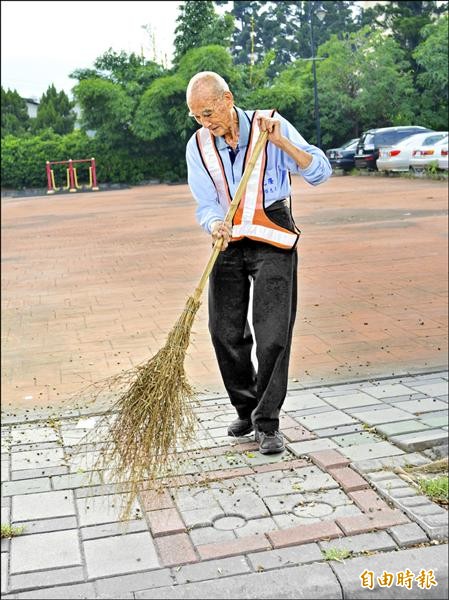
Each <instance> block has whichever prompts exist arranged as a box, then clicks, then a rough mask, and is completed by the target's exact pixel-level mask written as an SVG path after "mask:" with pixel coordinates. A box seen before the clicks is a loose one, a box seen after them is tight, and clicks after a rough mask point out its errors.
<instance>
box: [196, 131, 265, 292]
mask: <svg viewBox="0 0 449 600" xmlns="http://www.w3.org/2000/svg"><path fill="white" fill-rule="evenodd" d="M267 137H268V133H267V132H266V131H263V132H261V133H260V134H259V137H258V139H257V142H256V145H255V146H254V150H253V153H252V154H251V158H250V160H249V163H248V164H247V165H246V169H245V171H244V173H243V175H242V178H241V180H240V183H239V185H238V187H237V191H236V192H235V195H234V198H233V200H232V202H231V204H230V205H229V209H228V212H227V213H226V217H225V218H224V222H225V223H227V224H228V225H232V219H233V218H234V215H235V213H236V211H237V208H238V205H239V204H240V200H241V199H242V196H243V192H244V191H245V189H246V185H247V183H248V179H249V178H250V176H251V173H252V172H253V169H254V167H255V165H256V162H257V159H258V158H259V155H260V153H261V152H262V149H263V147H264V146H265V142H266V140H267ZM222 245H223V238H220V239H218V240H217V241H216V242H215V244H214V247H213V250H212V254H211V257H210V258H209V261H208V263H207V265H206V267H205V269H204V271H203V274H202V276H201V279H200V282H199V283H198V286H197V287H196V289H195V293H194V295H193V297H194V299H195V300H196V301H197V302H199V300H200V298H201V295H202V293H203V290H204V287H205V285H206V282H207V280H208V278H209V275H210V274H211V271H212V269H213V266H214V264H215V261H216V260H217V258H218V255H219V254H220V251H221V247H222Z"/></svg>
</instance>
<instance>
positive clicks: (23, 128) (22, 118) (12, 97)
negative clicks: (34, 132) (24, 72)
mask: <svg viewBox="0 0 449 600" xmlns="http://www.w3.org/2000/svg"><path fill="white" fill-rule="evenodd" d="M1 94H2V135H1V137H2V138H3V137H5V136H7V135H14V136H23V135H25V134H26V133H27V132H28V131H29V129H30V117H29V116H28V110H27V104H26V102H25V100H24V99H23V98H21V97H20V95H19V94H18V92H17V91H16V90H9V89H8V90H7V91H5V90H4V89H3V87H2V90H1Z"/></svg>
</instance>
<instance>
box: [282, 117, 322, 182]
mask: <svg viewBox="0 0 449 600" xmlns="http://www.w3.org/2000/svg"><path fill="white" fill-rule="evenodd" d="M274 118H275V119H279V120H280V122H281V133H282V135H283V136H284V137H286V138H287V139H288V140H290V142H291V143H292V144H294V145H295V146H296V147H297V148H299V149H300V150H304V151H305V152H308V153H309V154H311V155H312V157H313V158H312V162H311V163H310V165H309V166H308V167H307V168H306V169H301V168H300V167H299V165H298V164H297V163H296V162H295V161H294V160H293V158H292V157H291V156H289V155H288V154H287V153H286V152H282V151H280V154H281V157H280V159H281V162H282V165H283V167H284V168H285V170H287V171H290V173H297V174H298V175H301V176H302V177H303V178H304V179H305V180H306V181H307V182H308V183H310V184H311V185H318V184H319V183H323V182H324V181H326V180H327V179H329V177H330V176H331V175H332V167H331V165H330V163H329V160H328V158H327V156H326V155H325V154H324V152H323V151H322V150H320V148H317V147H316V146H312V145H311V144H308V143H307V142H306V140H305V139H304V138H303V137H302V135H301V134H300V133H299V132H298V131H297V129H296V128H295V127H293V125H292V124H291V123H289V121H287V119H285V118H284V117H283V116H282V115H280V114H279V113H275V115H274Z"/></svg>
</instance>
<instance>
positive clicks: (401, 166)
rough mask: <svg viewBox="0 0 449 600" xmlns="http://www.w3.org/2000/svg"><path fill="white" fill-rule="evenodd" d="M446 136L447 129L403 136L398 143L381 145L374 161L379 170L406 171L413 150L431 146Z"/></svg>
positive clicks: (408, 167)
mask: <svg viewBox="0 0 449 600" xmlns="http://www.w3.org/2000/svg"><path fill="white" fill-rule="evenodd" d="M446 136H447V131H435V132H433V133H429V132H426V133H417V134H415V135H411V136H409V137H407V138H405V139H404V140H402V141H401V142H399V143H398V144H393V145H392V146H387V147H381V148H379V158H378V159H377V162H376V164H377V168H378V170H379V171H408V170H409V169H410V160H411V158H412V154H413V151H414V150H416V149H417V148H420V147H426V146H433V144H435V143H436V142H438V141H439V140H441V139H443V138H444V137H446Z"/></svg>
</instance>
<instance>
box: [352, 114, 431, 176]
mask: <svg viewBox="0 0 449 600" xmlns="http://www.w3.org/2000/svg"><path fill="white" fill-rule="evenodd" d="M425 131H431V130H430V129H427V128H426V127H419V126H418V125H417V126H414V125H410V126H408V125H405V126H401V127H383V128H381V129H368V131H364V132H363V134H362V136H361V138H360V139H359V142H358V144H357V149H356V152H355V157H354V160H355V166H356V168H357V169H369V170H370V171H374V170H376V169H377V167H376V160H377V159H378V158H379V148H380V147H381V146H392V145H394V144H397V143H398V142H399V141H400V140H403V139H405V138H406V137H409V136H410V135H414V134H415V133H424V132H425Z"/></svg>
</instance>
